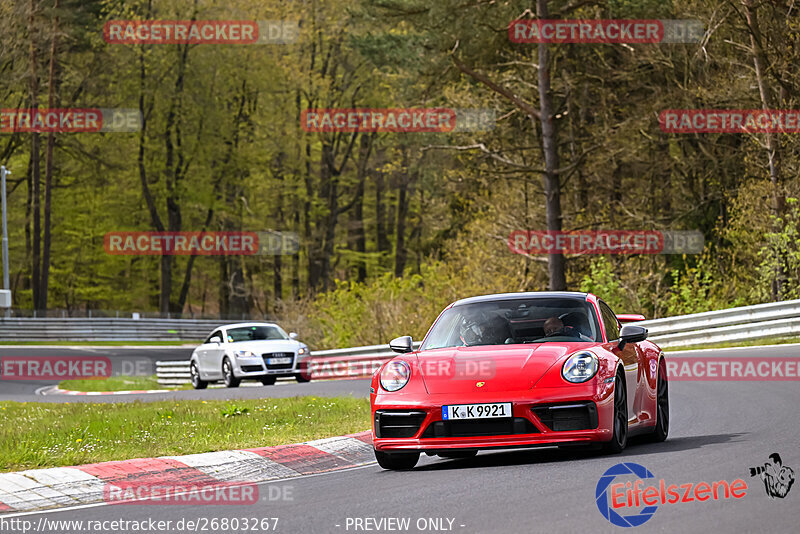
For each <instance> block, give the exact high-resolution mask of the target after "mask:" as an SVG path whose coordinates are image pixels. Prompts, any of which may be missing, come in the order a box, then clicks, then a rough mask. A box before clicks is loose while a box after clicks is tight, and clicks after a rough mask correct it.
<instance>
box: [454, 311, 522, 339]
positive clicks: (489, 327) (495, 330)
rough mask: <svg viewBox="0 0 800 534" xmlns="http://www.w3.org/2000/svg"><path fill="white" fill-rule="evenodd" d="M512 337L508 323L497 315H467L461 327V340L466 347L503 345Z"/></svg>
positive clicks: (480, 313) (482, 313)
mask: <svg viewBox="0 0 800 534" xmlns="http://www.w3.org/2000/svg"><path fill="white" fill-rule="evenodd" d="M510 335H511V333H510V329H509V327H508V323H507V322H506V321H505V319H503V318H502V317H499V316H497V315H488V314H486V313H485V312H483V311H476V312H473V313H470V314H468V315H467V314H465V315H464V318H463V320H462V321H461V326H460V327H459V338H460V339H461V342H462V343H463V344H464V346H466V347H469V346H472V345H502V344H503V343H505V340H506V339H507V338H508V337H509V336H510Z"/></svg>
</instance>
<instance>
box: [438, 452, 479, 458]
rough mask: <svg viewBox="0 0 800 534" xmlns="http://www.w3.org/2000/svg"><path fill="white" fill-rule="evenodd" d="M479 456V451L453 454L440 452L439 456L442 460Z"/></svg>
mask: <svg viewBox="0 0 800 534" xmlns="http://www.w3.org/2000/svg"><path fill="white" fill-rule="evenodd" d="M477 455H478V451H452V452H440V453H438V456H439V457H441V458H451V459H457V458H474V457H475V456H477Z"/></svg>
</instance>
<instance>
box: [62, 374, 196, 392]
mask: <svg viewBox="0 0 800 534" xmlns="http://www.w3.org/2000/svg"><path fill="white" fill-rule="evenodd" d="M58 387H60V388H61V389H68V390H70V391H130V390H142V389H190V388H191V387H192V386H191V384H184V385H182V386H165V385H163V384H159V383H158V379H157V378H156V376H155V375H153V376H111V377H108V378H99V379H96V380H63V381H62V382H61V383H60V384H59V385H58Z"/></svg>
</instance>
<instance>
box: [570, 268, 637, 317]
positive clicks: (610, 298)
mask: <svg viewBox="0 0 800 534" xmlns="http://www.w3.org/2000/svg"><path fill="white" fill-rule="evenodd" d="M580 287H581V291H585V292H586V293H594V294H595V295H597V296H599V297H600V298H602V299H603V300H604V301H605V302H606V304H608V305H609V306H611V309H612V310H622V309H624V307H625V304H626V300H625V299H624V297H623V296H622V295H621V293H620V290H621V285H620V282H619V278H618V277H617V276H616V274H615V273H614V268H613V266H612V265H611V262H610V261H609V260H608V258H606V257H605V256H598V258H597V259H596V260H594V261H592V263H591V265H590V266H589V274H587V275H585V276H584V277H583V280H581V286H580Z"/></svg>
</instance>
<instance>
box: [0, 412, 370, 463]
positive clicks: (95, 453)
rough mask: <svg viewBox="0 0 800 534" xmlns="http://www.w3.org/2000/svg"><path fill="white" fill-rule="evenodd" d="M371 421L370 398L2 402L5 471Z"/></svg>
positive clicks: (210, 446) (234, 443)
mask: <svg viewBox="0 0 800 534" xmlns="http://www.w3.org/2000/svg"><path fill="white" fill-rule="evenodd" d="M369 427H370V409H369V401H368V400H367V399H356V398H353V397H333V398H327V397H326V398H318V397H294V398H286V399H253V400H237V401H235V402H231V401H213V400H209V401H200V400H192V401H181V402H175V401H163V402H147V403H143V402H138V401H137V402H132V403H127V402H126V403H94V404H89V403H75V404H73V403H64V404H44V403H30V402H27V403H26V402H22V403H20V402H10V401H8V402H0V471H19V470H22V469H36V468H42V467H58V466H66V465H80V464H85V463H93V462H105V461H109V460H128V459H131V458H142V457H154V456H166V455H180V454H192V453H200V452H210V451H220V450H227V449H243V448H252V447H266V446H272V445H282V444H286V443H297V442H302V441H308V440H312V439H319V438H324V437H331V436H339V435H342V434H351V433H354V432H360V431H363V430H366V429H368V428H369Z"/></svg>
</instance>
